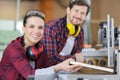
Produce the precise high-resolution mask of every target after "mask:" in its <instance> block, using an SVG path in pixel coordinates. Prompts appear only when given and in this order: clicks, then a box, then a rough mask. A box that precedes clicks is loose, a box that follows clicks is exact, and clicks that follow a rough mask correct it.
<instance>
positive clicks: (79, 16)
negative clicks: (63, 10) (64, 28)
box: [67, 5, 88, 25]
mask: <svg viewBox="0 0 120 80" xmlns="http://www.w3.org/2000/svg"><path fill="white" fill-rule="evenodd" d="M87 9H88V8H87V6H78V5H74V6H73V8H71V9H70V8H69V7H68V8H67V22H68V23H72V24H75V25H80V24H82V23H83V22H84V21H85V19H86V14H87Z"/></svg>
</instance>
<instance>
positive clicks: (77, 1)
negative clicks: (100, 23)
mask: <svg viewBox="0 0 120 80" xmlns="http://www.w3.org/2000/svg"><path fill="white" fill-rule="evenodd" d="M74 5H78V6H86V7H87V8H88V9H87V14H88V12H89V10H90V5H89V4H88V3H87V2H86V0H70V1H69V8H70V9H71V8H73V6H74ZM87 14H86V15H87Z"/></svg>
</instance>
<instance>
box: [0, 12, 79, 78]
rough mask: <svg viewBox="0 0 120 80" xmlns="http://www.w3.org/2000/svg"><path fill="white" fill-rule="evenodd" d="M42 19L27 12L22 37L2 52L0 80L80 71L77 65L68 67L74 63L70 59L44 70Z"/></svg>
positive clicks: (38, 15)
mask: <svg viewBox="0 0 120 80" xmlns="http://www.w3.org/2000/svg"><path fill="white" fill-rule="evenodd" d="M44 17H45V15H44V14H43V13H42V12H41V11H38V10H29V11H28V12H27V13H26V14H25V17H24V21H23V27H22V29H23V32H24V35H23V36H20V37H18V38H16V39H15V40H13V41H12V42H11V43H10V44H9V45H8V46H7V48H6V49H5V50H4V52H3V56H2V59H1V62H0V80H27V78H28V75H40V74H41V71H44V73H48V74H54V73H57V72H59V71H61V70H62V71H67V72H76V71H78V70H79V69H80V67H79V66H78V65H69V62H70V61H74V60H73V59H72V58H70V59H68V60H66V61H63V62H62V63H59V64H57V65H54V66H51V67H48V68H46V67H47V66H48V65H49V64H48V60H47V58H46V56H47V55H46V54H44V46H43V44H42V42H41V38H42V37H43V33H44V24H45V23H44ZM63 65H64V66H63ZM41 68H44V69H41ZM48 70H49V72H48Z"/></svg>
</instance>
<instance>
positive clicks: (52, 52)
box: [43, 17, 84, 65]
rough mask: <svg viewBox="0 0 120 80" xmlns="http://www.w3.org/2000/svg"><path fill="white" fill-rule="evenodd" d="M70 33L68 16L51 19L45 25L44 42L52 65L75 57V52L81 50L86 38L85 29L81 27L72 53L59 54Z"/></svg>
mask: <svg viewBox="0 0 120 80" xmlns="http://www.w3.org/2000/svg"><path fill="white" fill-rule="evenodd" d="M68 35H69V33H68V30H67V28H66V17H63V18H60V19H56V20H51V21H49V22H48V23H47V24H46V25H45V31H44V37H43V42H44V46H45V49H46V52H47V55H48V60H49V62H50V64H51V65H54V64H57V63H59V62H61V61H63V60H65V59H67V58H70V57H72V58H74V55H73V54H75V53H80V52H81V50H82V45H83V39H84V34H83V29H81V31H80V33H79V35H78V36H77V37H76V38H75V44H74V48H73V50H72V52H71V55H68V56H61V55H59V53H60V52H61V51H62V49H63V47H64V46H65V43H66V40H67V38H68Z"/></svg>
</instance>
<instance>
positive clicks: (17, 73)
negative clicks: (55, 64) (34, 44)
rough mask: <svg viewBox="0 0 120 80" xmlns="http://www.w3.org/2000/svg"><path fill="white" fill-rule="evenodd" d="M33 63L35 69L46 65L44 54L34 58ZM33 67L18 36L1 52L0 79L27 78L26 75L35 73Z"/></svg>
mask: <svg viewBox="0 0 120 80" xmlns="http://www.w3.org/2000/svg"><path fill="white" fill-rule="evenodd" d="M45 63H46V64H45ZM35 65H36V68H35V69H38V68H43V67H47V58H46V55H45V54H41V55H40V56H39V57H38V58H37V59H36V60H35ZM35 69H33V68H32V67H31V65H30V60H29V59H28V58H27V56H26V54H25V50H24V47H23V46H22V44H21V37H19V38H17V39H16V40H14V41H12V42H11V43H10V44H9V45H8V47H7V48H6V49H5V51H4V53H3V57H2V59H1V62H0V80H27V77H28V75H34V74H35Z"/></svg>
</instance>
